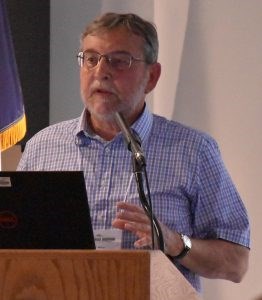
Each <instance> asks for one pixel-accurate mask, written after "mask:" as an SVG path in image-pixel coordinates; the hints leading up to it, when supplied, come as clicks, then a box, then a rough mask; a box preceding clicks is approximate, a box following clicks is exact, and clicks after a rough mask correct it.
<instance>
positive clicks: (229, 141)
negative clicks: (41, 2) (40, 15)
mask: <svg viewBox="0 0 262 300" xmlns="http://www.w3.org/2000/svg"><path fill="white" fill-rule="evenodd" d="M111 9H112V10H114V11H125V10H128V11H132V12H136V13H139V14H140V15H141V16H143V17H146V18H148V19H150V20H153V21H155V23H156V25H157V27H158V28H159V38H160V61H161V63H162V64H163V75H162V77H161V80H160V82H159V85H158V87H157V89H156V91H155V92H154V93H153V95H151V97H150V106H151V107H152V109H153V110H154V112H156V113H159V114H161V115H165V116H167V117H168V118H174V119H176V120H179V121H181V122H183V123H186V124H189V125H192V126H194V127H197V128H200V129H203V130H205V131H207V132H209V133H211V134H212V135H213V136H214V137H215V138H216V140H217V141H218V142H219V144H220V148H221V151H222V154H223V157H224V160H225V162H226V165H227V166H228V169H229V171H230V173H231V175H232V177H233V180H234V181H235V183H236V185H237V187H238V190H239V192H240V194H241V196H242V197H243V199H244V202H245V204H246V206H247V208H248V211H249V216H250V220H251V225H252V251H251V259H250V268H249V271H248V273H247V275H246V277H245V279H244V280H243V282H242V283H240V284H233V283H231V282H226V281H222V280H205V281H204V286H205V291H204V299H205V300H209V299H212V300H218V299H219V300H228V299H230V300H234V299H237V300H255V299H256V298H257V297H258V296H259V295H262V284H261V279H260V271H261V267H262V263H261V255H260V249H261V247H262V234H260V232H259V231H260V228H261V227H262V226H261V225H262V221H261V215H262V204H261V201H260V186H261V183H262V181H261V178H262V164H261V163H262V160H261V153H262V138H261V121H260V120H261V117H260V116H261V112H262V88H261V79H262V34H261V28H262V1H261V0H252V1H247V0H192V1H189V0H161V1H160V0H144V1H138V0H133V1H129V0H104V1H103V0H100V1H98V0H96V1H93V0H76V1H70V0H63V1H55V0H53V1H52V0H51V79H50V80H51V81H50V89H51V91H50V99H51V103H50V109H51V110H50V120H51V123H54V122H57V121H60V120H63V119H67V118H71V117H75V116H78V115H79V113H80V111H81V110H82V104H81V100H80V97H79V91H78V85H79V83H78V67H77V64H76V59H75V55H76V53H77V50H78V45H79V43H78V41H79V35H80V33H81V31H82V29H83V27H84V25H85V24H86V23H87V22H89V21H90V20H91V19H93V18H94V17H95V16H96V15H98V14H100V12H103V11H107V10H111Z"/></svg>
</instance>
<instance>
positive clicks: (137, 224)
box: [112, 202, 152, 248]
mask: <svg viewBox="0 0 262 300" xmlns="http://www.w3.org/2000/svg"><path fill="white" fill-rule="evenodd" d="M117 209H118V212H117V214H116V218H115V219H114V220H113V222H112V226H113V227H114V228H118V229H122V230H128V231H130V232H132V233H134V234H135V235H136V236H137V237H138V240H137V241H136V242H135V243H134V246H135V247H136V248H141V247H145V246H147V247H148V246H151V244H152V239H151V224H150V220H149V218H148V217H147V215H146V214H145V212H144V210H143V208H141V207H140V206H138V205H135V204H130V203H126V202H118V203H117Z"/></svg>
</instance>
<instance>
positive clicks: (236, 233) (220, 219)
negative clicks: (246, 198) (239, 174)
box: [193, 138, 250, 247]
mask: <svg viewBox="0 0 262 300" xmlns="http://www.w3.org/2000/svg"><path fill="white" fill-rule="evenodd" d="M196 178H197V180H196V185H197V188H196V190H197V193H196V194H197V196H196V199H195V202H194V204H193V213H194V220H193V222H194V226H193V228H195V229H194V236H195V237H199V238H216V239H224V240H228V241H231V242H234V243H237V244H241V245H243V246H246V247H249V244H250V226H249V220H248V215H247V211H246V208H245V206H244V204H243V202H242V200H241V198H240V196H239V194H238V192H237V190H236V188H235V186H234V184H233V182H232V180H231V177H230V175H229V173H228V171H227V170H226V168H225V166H224V163H223V161H222V158H221V155H220V151H219V149H218V146H217V143H216V142H215V141H214V140H213V139H212V138H206V139H204V141H203V144H202V149H201V151H200V154H199V158H198V170H197V176H196Z"/></svg>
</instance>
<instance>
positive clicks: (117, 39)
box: [80, 27, 159, 121]
mask: <svg viewBox="0 0 262 300" xmlns="http://www.w3.org/2000/svg"><path fill="white" fill-rule="evenodd" d="M82 51H91V52H94V53H99V54H110V53H113V52H125V53H129V54H131V55H132V56H133V57H135V58H139V59H142V60H144V56H143V39H142V38H141V37H139V36H137V35H134V34H132V33H130V32H129V31H127V30H126V29H125V28H122V27H120V28H116V29H113V30H111V31H100V32H98V33H95V35H87V36H86V37H85V38H84V40H83V42H82ZM152 66H153V65H147V64H146V63H145V62H143V61H133V62H132V64H131V67H130V68H129V69H127V70H117V69H114V68H113V66H111V65H110V64H109V63H108V62H107V60H106V59H105V58H104V57H103V58H101V60H100V61H99V63H98V64H97V66H95V67H94V68H92V69H88V68H86V67H81V70H80V85H81V96H82V99H83V103H84V105H85V107H86V108H87V110H88V111H89V112H90V114H91V118H93V119H96V120H104V121H105V120H110V119H112V118H113V116H114V113H115V112H116V111H118V112H122V113H123V114H125V115H126V117H128V118H129V120H130V121H131V120H132V121H134V120H135V119H136V117H137V116H138V115H139V114H140V112H141V111H142V109H143V106H144V101H145V96H146V94H147V93H148V92H150V91H151V90H152V89H153V88H154V86H155V84H156V81H157V79H158V76H159V75H156V76H155V77H157V79H156V80H155V79H154V75H153V76H152V73H154V72H155V73H156V71H154V70H155V67H152ZM152 78H153V79H152Z"/></svg>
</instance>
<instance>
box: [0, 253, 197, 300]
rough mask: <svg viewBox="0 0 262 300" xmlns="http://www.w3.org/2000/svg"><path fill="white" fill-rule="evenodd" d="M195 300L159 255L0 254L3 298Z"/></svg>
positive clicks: (23, 299) (189, 286) (179, 274)
mask: <svg viewBox="0 0 262 300" xmlns="http://www.w3.org/2000/svg"><path fill="white" fill-rule="evenodd" d="M87 299H91V300H129V299H130V300H140V299H141V300H149V299H154V300H156V299H157V300H158V299H159V300H169V299H170V300H171V299H172V300H191V299H192V300H193V299H194V300H197V299H200V298H199V295H198V293H197V292H196V291H195V290H194V289H193V288H192V287H191V285H190V284H189V283H188V282H187V281H186V280H185V278H184V277H183V276H182V275H181V273H180V272H179V271H178V270H177V269H176V267H175V266H174V265H173V264H172V263H171V262H170V261H169V260H168V258H167V257H166V256H165V255H164V254H163V253H162V252H160V251H129V250H122V251H104V250H102V251H100V250H97V251H95V250H0V300H87Z"/></svg>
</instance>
